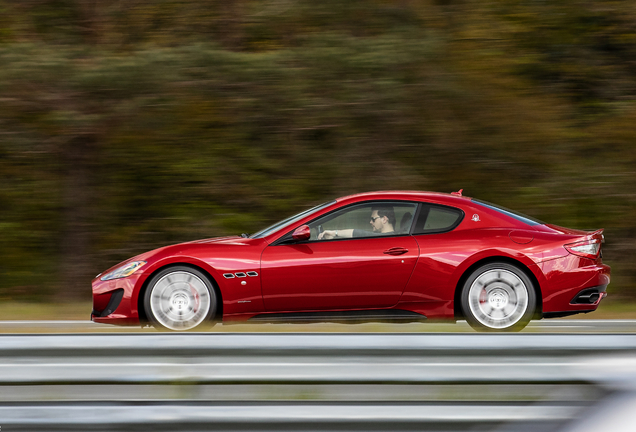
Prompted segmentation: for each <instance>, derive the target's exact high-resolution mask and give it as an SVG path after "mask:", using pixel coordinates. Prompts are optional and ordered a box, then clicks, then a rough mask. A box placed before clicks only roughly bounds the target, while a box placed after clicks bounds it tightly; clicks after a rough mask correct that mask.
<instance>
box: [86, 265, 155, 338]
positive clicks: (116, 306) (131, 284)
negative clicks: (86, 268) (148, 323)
mask: <svg viewBox="0 0 636 432" xmlns="http://www.w3.org/2000/svg"><path fill="white" fill-rule="evenodd" d="M142 277H143V274H139V275H137V274H133V275H131V276H128V277H126V278H121V279H113V280H110V281H102V280H99V279H94V280H93V311H92V312H91V320H92V321H93V322H96V323H102V324H117V325H139V311H138V306H137V296H136V290H135V287H136V286H137V284H141V283H143V280H142V279H141V278H142Z"/></svg>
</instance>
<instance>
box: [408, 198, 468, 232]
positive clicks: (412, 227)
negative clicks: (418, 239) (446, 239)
mask: <svg viewBox="0 0 636 432" xmlns="http://www.w3.org/2000/svg"><path fill="white" fill-rule="evenodd" d="M420 205H421V207H422V208H423V207H424V206H426V207H428V209H427V212H428V211H430V209H431V207H444V208H447V209H450V210H453V211H457V212H459V217H458V218H457V220H456V221H455V223H454V224H453V225H451V226H449V227H448V228H439V229H434V230H428V231H422V232H416V231H415V226H416V225H415V223H416V222H417V221H416V220H415V219H414V220H413V225H411V235H414V236H416V235H418V236H419V235H428V234H443V233H447V232H451V231H453V230H454V229H455V228H457V227H458V226H459V224H461V223H462V221H463V220H464V217H466V213H465V212H464V210H462V209H461V208H459V207H453V206H449V205H444V204H436V203H430V202H424V201H423V202H420ZM417 217H418V219H419V217H420V212H418V214H417ZM427 217H428V216H427Z"/></svg>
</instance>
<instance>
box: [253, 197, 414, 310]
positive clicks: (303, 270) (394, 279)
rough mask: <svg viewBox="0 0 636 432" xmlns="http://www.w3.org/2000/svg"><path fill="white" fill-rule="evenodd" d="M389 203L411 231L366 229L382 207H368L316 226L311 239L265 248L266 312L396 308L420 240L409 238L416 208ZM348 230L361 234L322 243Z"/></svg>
mask: <svg viewBox="0 0 636 432" xmlns="http://www.w3.org/2000/svg"><path fill="white" fill-rule="evenodd" d="M383 204H384V205H386V204H387V203H383ZM388 204H389V205H391V206H392V207H393V208H394V209H395V210H396V211H395V216H396V217H395V218H394V219H396V221H395V222H394V223H395V224H396V225H398V222H397V220H401V219H406V223H404V221H402V222H403V223H402V225H407V226H406V228H404V227H402V228H400V227H397V228H396V230H395V231H393V232H391V233H388V234H377V233H373V232H370V231H365V230H364V228H365V225H364V224H366V227H367V228H368V227H369V223H370V222H369V216H368V215H370V214H371V209H372V208H373V206H377V205H378V203H364V204H361V205H356V206H352V208H347V209H344V210H341V211H339V212H336V214H335V215H328V216H326V217H322V218H320V219H319V220H316V221H314V222H312V223H310V224H309V226H310V228H311V229H312V237H311V239H310V240H309V241H303V242H299V243H285V242H282V243H279V244H276V243H275V244H273V245H270V246H268V247H267V248H265V250H264V251H263V254H262V256H261V279H262V293H263V301H264V305H265V309H266V310H268V311H280V312H284V311H317V310H334V309H369V308H385V307H390V306H393V305H395V304H396V303H397V302H398V301H399V299H400V296H401V295H402V292H403V290H404V288H405V286H406V284H407V282H408V280H409V278H410V276H411V273H412V272H413V268H414V267H415V263H416V262H417V258H418V254H419V249H418V245H417V242H416V241H415V239H414V238H413V237H412V236H410V235H409V234H408V231H409V229H410V225H411V220H412V216H410V215H412V214H415V208H416V204H413V203H393V202H392V203H388ZM365 215H366V216H365ZM347 226H353V227H358V228H356V229H357V230H360V232H361V235H360V236H359V237H351V238H336V239H333V240H319V239H318V235H319V232H320V231H321V230H324V229H333V228H337V227H341V228H339V229H341V230H342V229H346V227H347ZM341 232H342V231H341Z"/></svg>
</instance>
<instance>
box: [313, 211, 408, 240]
mask: <svg viewBox="0 0 636 432" xmlns="http://www.w3.org/2000/svg"><path fill="white" fill-rule="evenodd" d="M416 208H417V204H415V203H410V202H377V201H376V202H371V203H364V204H357V205H354V206H350V207H346V208H344V209H342V210H339V211H336V212H334V213H331V214H329V215H326V216H323V217H321V218H319V219H316V220H315V221H313V222H311V223H309V228H310V229H311V237H310V240H311V241H315V240H319V239H322V240H332V239H343V238H364V237H374V236H380V235H400V234H408V232H409V230H410V228H411V224H412V223H413V215H415V210H416ZM323 232H326V234H327V235H324V234H323V236H322V238H320V235H321V233H323ZM336 235H337V236H336Z"/></svg>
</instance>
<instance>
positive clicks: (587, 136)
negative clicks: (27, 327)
mask: <svg viewBox="0 0 636 432" xmlns="http://www.w3.org/2000/svg"><path fill="white" fill-rule="evenodd" d="M635 22H636V7H635V6H634V5H633V4H632V2H629V1H627V0H624V1H620V0H615V1H602V0H585V1H583V0H567V1H564V2H560V3H549V2H520V1H518V0H498V1H490V0H488V1H472V0H462V1H437V0H410V1H404V0H350V1H346V2H343V1H339V0H324V1H322V2H313V1H309V0H241V1H236V2H227V1H222V0H200V1H196V2H195V1H189V0H155V1H152V2H150V1H137V0H134V1H127V2H121V1H113V0H105V1H99V2H97V1H92V0H37V1H36V0H33V1H12V0H0V131H1V132H0V178H1V180H2V181H1V182H0V206H2V208H3V209H4V210H3V211H2V212H1V213H0V235H2V237H3V239H4V241H3V242H2V243H0V262H2V268H1V270H2V272H1V273H0V296H2V297H3V298H17V297H19V298H35V299H37V298H47V296H50V295H52V294H57V295H58V296H60V297H61V298H77V297H78V296H84V297H87V296H88V295H89V287H88V286H89V283H90V279H91V277H92V276H94V274H96V273H98V272H99V271H102V270H104V269H105V268H107V267H109V266H110V265H113V264H115V263H117V262H118V261H119V260H122V259H125V258H128V257H130V256H132V255H134V254H136V253H138V252H141V251H143V250H147V249H149V248H153V247H158V246H161V245H164V244H166V243H169V242H175V241H185V240H192V239H195V238H200V237H210V236H217V235H225V234H237V233H240V232H249V231H254V230H257V229H259V228H261V227H262V226H264V225H266V224H268V223H270V222H273V221H275V220H277V219H280V218H282V217H284V216H286V215H288V214H291V213H293V212H296V211H299V210H301V209H302V208H305V207H308V206H310V205H312V204H317V203H319V202H322V201H326V200H328V199H331V198H333V197H335V196H339V195H342V194H347V193H353V192H360V191H365V190H378V189H392V188H400V189H429V190H439V191H451V190H457V189H459V188H464V189H465V191H466V193H467V194H468V195H472V196H478V197H480V198H483V199H487V200H490V201H493V202H498V203H500V204H502V205H506V206H508V207H511V208H515V209H518V210H520V211H524V212H526V213H529V214H532V215H533V216H536V217H538V218H541V219H544V220H547V221H549V222H552V223H556V224H562V225H566V226H572V227H578V228H598V227H600V226H604V227H606V228H607V239H608V240H607V245H606V260H607V261H609V263H610V264H611V265H612V266H613V268H614V269H615V275H617V276H616V277H615V279H614V282H613V283H612V288H611V289H612V290H615V291H616V292H620V294H621V295H624V296H631V297H634V296H636V290H634V284H635V282H636V265H635V264H634V260H633V257H634V256H636V241H635V240H636V232H635V230H634V224H633V222H632V221H633V220H634V219H633V216H634V208H636V205H635V204H636V193H634V192H632V191H631V185H632V184H633V183H634V181H635V180H636V178H635V177H636V174H635V173H634V172H635V171H634V169H633V167H634V152H633V142H634V139H635V138H636V129H634V127H632V125H633V124H634V113H636V100H635V99H636V75H635V74H634V73H633V72H634V65H633V64H632V63H633V61H632V58H633V54H634V51H635V49H636V26H635V25H634V23H635Z"/></svg>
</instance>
